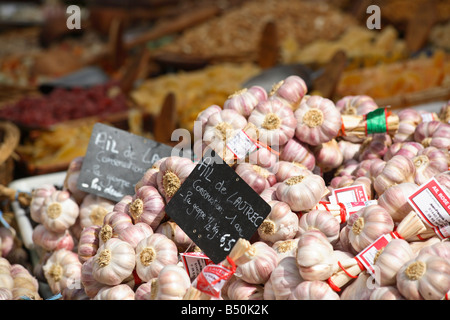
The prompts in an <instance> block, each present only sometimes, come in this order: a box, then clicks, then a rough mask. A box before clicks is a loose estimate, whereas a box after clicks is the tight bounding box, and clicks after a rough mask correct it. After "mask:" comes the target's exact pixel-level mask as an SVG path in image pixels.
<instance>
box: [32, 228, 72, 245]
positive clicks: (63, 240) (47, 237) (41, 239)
mask: <svg viewBox="0 0 450 320" xmlns="http://www.w3.org/2000/svg"><path fill="white" fill-rule="evenodd" d="M32 239H33V243H35V244H37V245H38V246H40V247H42V248H43V249H44V250H47V251H54V250H58V249H63V248H64V249H67V250H72V249H73V248H74V246H75V244H74V240H73V237H72V235H71V234H70V232H69V231H68V230H65V231H63V232H58V233H57V232H52V231H50V230H47V228H45V226H44V225H42V224H38V225H37V226H36V227H35V228H34V229H33V234H32Z"/></svg>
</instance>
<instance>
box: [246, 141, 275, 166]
mask: <svg viewBox="0 0 450 320" xmlns="http://www.w3.org/2000/svg"><path fill="white" fill-rule="evenodd" d="M271 149H272V150H269V148H263V147H261V148H258V149H256V150H255V151H253V152H251V153H250V154H248V156H247V158H248V162H249V163H254V164H257V165H258V166H260V167H263V168H266V169H268V170H270V169H271V168H273V167H274V166H276V165H277V163H278V154H277V153H276V152H278V151H275V152H274V150H273V148H271Z"/></svg>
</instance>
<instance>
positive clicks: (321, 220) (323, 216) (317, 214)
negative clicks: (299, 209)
mask: <svg viewBox="0 0 450 320" xmlns="http://www.w3.org/2000/svg"><path fill="white" fill-rule="evenodd" d="M308 230H319V231H321V232H322V233H323V234H324V235H325V236H326V238H327V239H328V241H329V242H330V243H331V244H334V243H336V242H337V241H338V239H339V233H340V230H341V224H340V222H339V220H338V219H336V217H335V216H334V215H333V214H331V213H330V212H328V211H325V210H311V211H309V212H306V213H305V214H303V215H302V216H301V217H300V220H299V223H298V232H297V235H296V236H297V237H298V236H300V235H302V234H303V233H305V232H307V231H308Z"/></svg>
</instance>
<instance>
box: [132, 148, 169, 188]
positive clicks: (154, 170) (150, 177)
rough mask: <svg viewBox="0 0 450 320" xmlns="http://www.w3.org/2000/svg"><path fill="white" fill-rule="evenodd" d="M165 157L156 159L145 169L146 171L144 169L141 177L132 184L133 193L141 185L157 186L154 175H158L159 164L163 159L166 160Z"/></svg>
mask: <svg viewBox="0 0 450 320" xmlns="http://www.w3.org/2000/svg"><path fill="white" fill-rule="evenodd" d="M166 158H167V157H163V158H160V159H158V160H157V161H156V162H155V163H153V165H152V166H151V167H150V168H149V169H147V171H145V173H144V175H143V176H142V177H141V179H139V181H138V182H136V184H135V185H134V192H135V193H136V192H137V191H138V190H139V188H140V187H143V186H152V187H155V188H158V183H157V181H156V177H157V176H158V171H159V166H160V165H161V163H162V162H163V161H164V160H166Z"/></svg>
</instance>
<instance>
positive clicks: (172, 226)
mask: <svg viewBox="0 0 450 320" xmlns="http://www.w3.org/2000/svg"><path fill="white" fill-rule="evenodd" d="M155 233H161V234H163V235H165V236H166V237H167V238H169V239H170V240H172V241H173V242H174V243H175V245H176V246H177V249H178V251H179V252H184V251H186V250H187V249H188V248H189V247H190V246H192V245H193V242H192V240H191V238H189V236H188V235H187V234H186V232H184V231H183V229H181V228H180V226H179V225H178V224H177V223H175V222H174V221H171V220H169V221H166V222H163V223H161V224H160V225H159V226H158V228H157V229H156V231H155Z"/></svg>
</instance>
